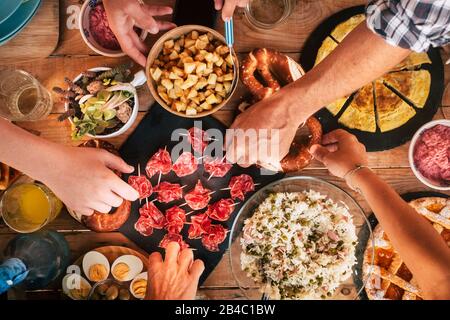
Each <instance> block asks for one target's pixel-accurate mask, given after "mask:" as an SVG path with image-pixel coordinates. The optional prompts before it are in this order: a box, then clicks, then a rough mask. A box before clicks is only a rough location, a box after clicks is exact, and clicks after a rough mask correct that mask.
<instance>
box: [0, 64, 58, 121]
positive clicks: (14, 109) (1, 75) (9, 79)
mask: <svg viewBox="0 0 450 320" xmlns="http://www.w3.org/2000/svg"><path fill="white" fill-rule="evenodd" d="M52 107H53V100H52V96H51V94H50V92H49V91H48V90H47V89H46V88H45V87H43V86H42V84H41V83H39V81H38V80H37V79H36V78H34V77H33V76H32V75H31V74H29V73H28V72H26V71H23V70H9V69H4V70H0V116H1V117H3V118H6V119H9V120H11V121H36V120H42V119H45V118H46V117H47V116H48V115H49V114H50V112H51V111H52Z"/></svg>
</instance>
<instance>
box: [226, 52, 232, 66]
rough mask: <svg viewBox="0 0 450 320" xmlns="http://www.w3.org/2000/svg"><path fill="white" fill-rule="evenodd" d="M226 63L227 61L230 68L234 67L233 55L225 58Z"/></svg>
mask: <svg viewBox="0 0 450 320" xmlns="http://www.w3.org/2000/svg"><path fill="white" fill-rule="evenodd" d="M225 61H226V63H227V65H228V66H229V67H232V66H233V57H232V55H231V54H229V55H228V56H227V57H226V58H225Z"/></svg>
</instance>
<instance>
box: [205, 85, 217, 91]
mask: <svg viewBox="0 0 450 320" xmlns="http://www.w3.org/2000/svg"><path fill="white" fill-rule="evenodd" d="M215 88H216V85H215V84H208V86H207V87H206V90H214V89H215Z"/></svg>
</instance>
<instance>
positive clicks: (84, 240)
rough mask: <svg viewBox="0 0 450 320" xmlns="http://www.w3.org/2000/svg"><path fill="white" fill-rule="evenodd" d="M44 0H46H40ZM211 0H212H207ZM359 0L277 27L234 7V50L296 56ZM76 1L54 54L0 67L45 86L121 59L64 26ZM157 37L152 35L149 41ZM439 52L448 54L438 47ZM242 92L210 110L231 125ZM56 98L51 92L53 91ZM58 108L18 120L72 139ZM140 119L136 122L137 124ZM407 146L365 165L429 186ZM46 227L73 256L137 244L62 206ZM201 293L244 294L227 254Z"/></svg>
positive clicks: (314, 170)
mask: <svg viewBox="0 0 450 320" xmlns="http://www.w3.org/2000/svg"><path fill="white" fill-rule="evenodd" d="M45 1H49V0H45ZM211 1H212V0H211ZM152 3H162V4H169V5H173V3H174V1H173V0H166V1H165V0H157V1H153V0H152ZM364 3H365V1H363V0H340V1H336V0H298V1H297V6H296V8H295V11H294V13H293V14H292V16H291V17H290V18H289V20H288V22H287V23H286V24H284V25H282V26H279V27H278V28H276V29H273V30H269V31H265V32H264V33H263V32H258V31H256V30H254V29H252V28H251V27H250V26H249V25H248V24H247V22H246V20H245V17H244V15H243V13H242V11H239V12H237V13H236V16H235V33H236V35H235V39H236V49H237V52H238V53H239V55H241V56H242V54H244V53H246V52H248V51H250V50H252V49H253V48H255V47H264V46H266V47H272V48H276V49H278V50H280V51H282V52H285V53H288V54H289V55H290V56H292V57H294V58H295V59H296V60H298V58H299V56H300V54H301V48H302V47H303V44H304V42H305V41H306V39H307V37H308V35H309V34H310V33H311V32H312V31H313V30H314V29H315V28H316V27H317V26H318V25H319V24H320V22H321V21H323V20H324V19H325V18H326V17H328V16H330V15H331V14H333V13H335V12H337V11H340V10H342V9H344V8H347V7H351V6H354V5H360V4H364ZM79 7H80V4H79V1H75V0H60V40H59V44H58V46H57V49H56V50H55V51H54V52H53V54H52V55H51V56H50V57H48V58H46V59H42V60H38V61H27V62H21V63H17V62H15V61H10V64H7V65H2V66H1V67H0V68H21V69H24V70H27V71H28V72H30V73H32V74H33V75H35V76H36V77H37V78H38V79H39V80H40V81H41V82H42V83H43V84H44V85H45V86H46V87H47V88H49V89H50V88H52V87H53V86H55V85H59V86H62V85H63V79H64V77H65V76H68V77H69V78H73V77H74V76H76V75H77V74H79V73H80V72H81V71H83V70H85V69H88V68H90V67H96V66H103V65H116V64H118V63H120V62H123V61H126V60H127V58H123V59H110V58H105V57H101V56H98V55H96V54H95V53H94V52H92V51H91V50H90V49H89V48H88V47H87V46H86V45H85V44H84V42H83V40H82V38H81V36H80V33H79V31H78V30H76V29H75V30H69V29H68V26H70V25H71V21H73V18H74V16H73V14H72V13H73V12H76V11H77V8H79ZM217 25H218V26H219V28H218V30H219V31H220V32H223V28H222V23H221V22H220V21H218V24H217ZM155 38H156V37H152V39H151V41H154V40H155ZM442 53H443V57H444V58H447V57H448V56H449V55H448V54H447V53H445V51H444V50H443V51H442ZM445 73H446V84H447V83H448V81H449V78H450V67H446V72H445ZM243 92H244V90H243V88H242V87H241V88H239V90H238V91H237V93H236V94H235V95H234V97H233V99H232V101H231V102H230V103H229V104H228V105H227V106H226V107H225V108H223V109H222V110H221V111H219V112H217V113H216V114H215V117H217V118H218V119H219V120H220V121H222V122H223V123H224V124H226V125H230V124H231V122H232V117H233V110H234V109H235V108H236V106H237V103H238V101H239V98H240V97H241V96H242V93H243ZM139 95H140V99H141V101H142V103H141V110H140V113H139V118H138V119H139V120H140V119H142V117H143V116H144V115H145V113H146V111H147V110H148V108H149V106H151V104H152V98H151V96H150V93H149V91H148V89H147V88H141V89H139ZM55 98H56V97H55ZM443 105H444V106H443V107H442V108H440V109H439V111H438V112H437V114H436V118H437V119H440V118H449V117H450V94H449V93H448V92H446V94H445V95H444V100H443ZM62 111H63V105H62V104H61V103H56V104H55V106H54V109H53V112H52V114H51V115H50V116H49V117H48V119H46V120H43V121H39V122H34V123H21V124H20V125H21V126H22V127H24V128H27V129H31V130H33V131H35V132H37V133H39V134H40V135H41V137H43V138H45V139H49V140H52V141H55V142H58V143H64V144H68V145H73V144H74V142H73V141H71V139H70V126H69V124H68V123H67V122H63V123H61V122H58V121H57V117H58V115H59V114H60V113H61V112H62ZM138 122H139V121H137V122H136V125H137V124H138ZM133 129H134V128H132V129H130V130H129V131H128V132H127V133H126V134H124V135H122V136H120V137H118V138H115V139H111V141H110V142H112V143H113V144H115V145H116V146H117V147H119V146H120V145H121V144H122V143H123V142H124V141H125V140H126V138H127V136H128V135H129V134H130V133H131V132H132V130H133ZM408 146H409V144H408V143H407V144H405V145H403V146H400V147H398V148H395V149H392V150H389V151H385V152H375V153H370V154H369V161H370V166H371V167H372V168H374V170H375V172H376V173H377V174H378V175H379V176H380V177H381V178H383V179H385V180H386V181H387V182H389V184H390V185H391V186H393V187H394V188H395V189H396V190H397V191H398V192H399V193H405V192H411V191H424V190H428V188H427V187H426V186H425V185H423V184H421V183H420V182H419V181H418V180H417V179H416V178H415V177H414V175H413V173H412V171H411V169H410V168H409V164H408V157H407V152H408ZM299 174H301V175H311V176H316V177H321V178H324V179H326V180H328V181H330V182H332V183H335V184H337V185H339V186H340V187H342V188H343V189H344V190H346V191H348V192H349V193H350V194H352V196H354V197H355V198H356V199H357V201H358V202H359V203H360V204H361V206H362V207H363V209H364V210H365V212H366V213H369V212H370V209H369V208H368V206H367V204H366V203H365V201H364V200H363V199H362V198H361V196H359V195H358V194H356V193H354V192H352V191H351V190H349V188H348V187H347V186H346V185H345V184H344V183H343V182H342V181H341V180H340V179H336V178H334V177H332V176H330V175H329V174H328V172H327V170H326V169H325V168H324V167H323V166H322V165H321V164H319V163H317V162H314V163H313V164H312V165H311V166H310V167H308V168H307V169H305V170H304V171H302V172H301V173H299ZM48 228H49V229H53V230H57V231H59V232H61V233H63V234H64V235H65V236H66V239H67V240H68V242H69V244H70V247H71V250H72V259H73V260H75V259H77V258H78V257H79V256H80V255H82V254H83V253H84V252H86V251H88V250H90V249H93V248H96V247H98V246H104V245H123V246H127V247H131V248H134V247H136V246H135V245H134V244H133V243H132V242H131V241H129V240H128V239H127V238H126V237H124V236H123V235H121V234H120V233H118V232H113V233H107V234H100V233H95V232H92V231H89V230H87V229H86V227H84V226H83V225H81V224H80V223H78V222H77V221H75V220H74V219H72V218H71V217H70V216H69V215H68V214H67V212H63V213H62V214H61V215H60V216H59V217H58V218H57V219H56V220H55V221H54V222H52V223H51V224H50V225H49V226H48ZM14 235H15V234H14V232H12V231H11V230H10V229H8V227H6V226H5V225H4V224H3V222H0V252H1V251H2V250H3V248H4V246H5V245H6V243H7V241H8V240H9V239H11V238H12V237H13V236H14ZM58 285H59V284H55V287H54V288H50V289H46V290H41V291H38V292H28V296H29V297H32V298H36V299H49V298H60V297H61V294H60V291H59V290H58V289H57V288H58ZM198 298H200V299H242V298H244V295H243V294H242V292H241V291H240V290H239V288H238V287H237V285H236V283H235V281H234V279H233V277H232V275H231V272H230V269H229V264H228V256H227V255H225V256H224V258H223V259H222V261H221V263H220V264H219V265H218V267H217V268H216V270H215V271H214V272H213V273H212V274H211V275H210V277H209V278H208V279H207V280H206V282H205V283H204V284H203V286H202V287H201V288H200V290H199V291H198Z"/></svg>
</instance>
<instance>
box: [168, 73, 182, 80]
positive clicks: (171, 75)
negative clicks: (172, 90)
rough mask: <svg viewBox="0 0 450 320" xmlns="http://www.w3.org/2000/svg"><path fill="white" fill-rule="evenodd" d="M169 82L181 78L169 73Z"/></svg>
mask: <svg viewBox="0 0 450 320" xmlns="http://www.w3.org/2000/svg"><path fill="white" fill-rule="evenodd" d="M168 78H169V79H170V80H179V79H181V77H180V76H179V75H177V74H176V73H175V72H171V73H169V77H168Z"/></svg>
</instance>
